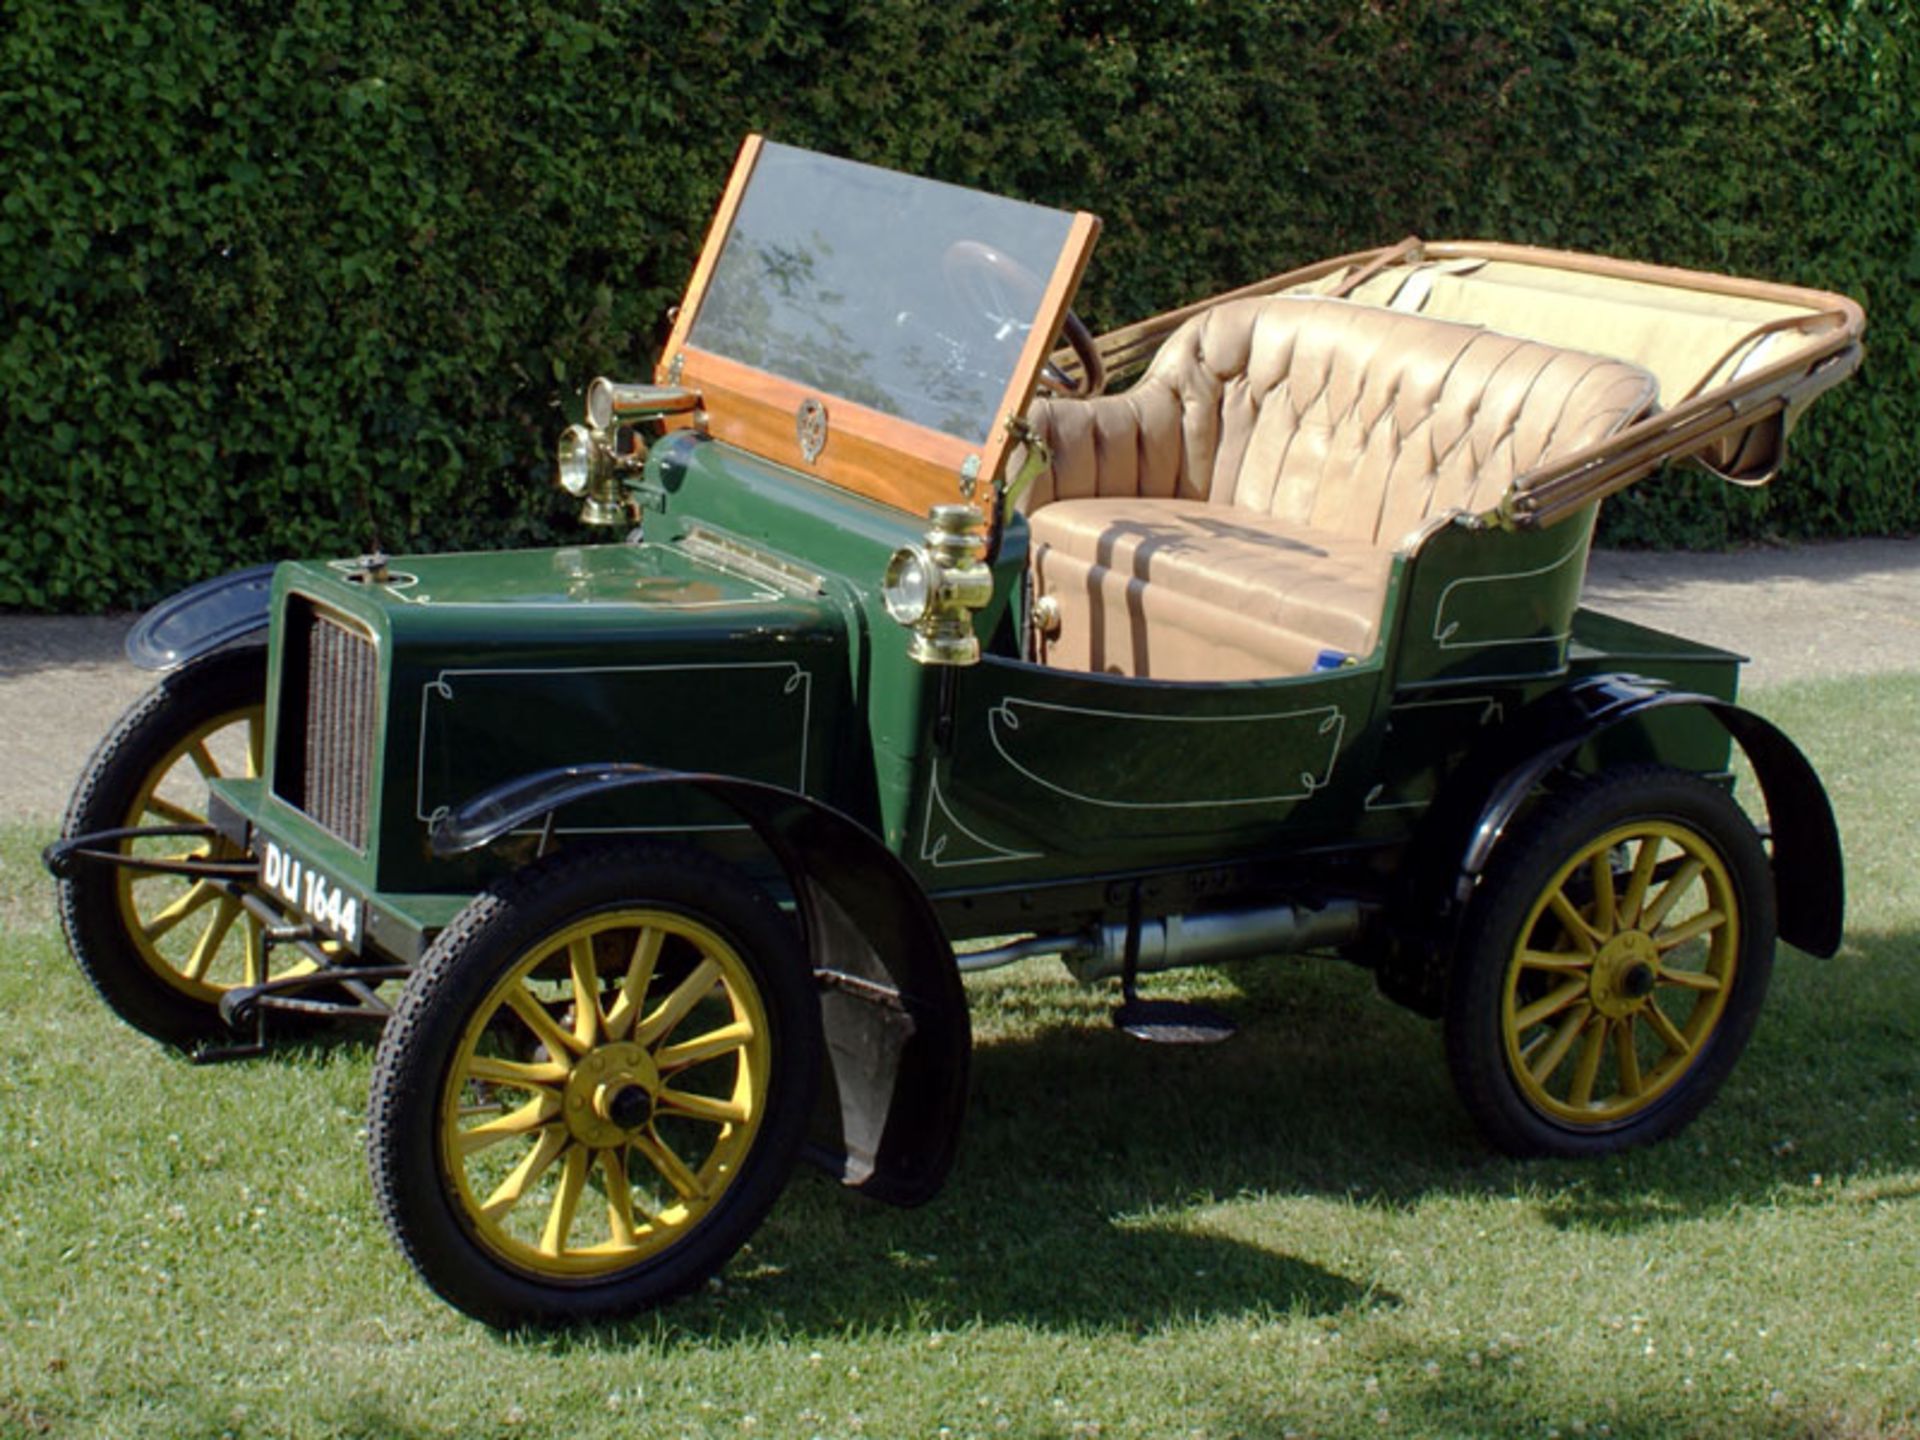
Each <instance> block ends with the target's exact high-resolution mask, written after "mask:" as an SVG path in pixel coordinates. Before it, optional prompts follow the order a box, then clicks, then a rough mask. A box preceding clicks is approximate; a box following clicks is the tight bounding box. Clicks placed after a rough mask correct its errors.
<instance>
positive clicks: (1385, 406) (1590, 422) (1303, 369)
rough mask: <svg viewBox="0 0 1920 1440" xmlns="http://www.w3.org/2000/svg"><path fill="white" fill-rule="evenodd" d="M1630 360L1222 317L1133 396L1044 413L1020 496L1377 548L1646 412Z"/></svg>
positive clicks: (1326, 316)
mask: <svg viewBox="0 0 1920 1440" xmlns="http://www.w3.org/2000/svg"><path fill="white" fill-rule="evenodd" d="M1655 393H1656V385H1655V382H1654V380H1653V377H1652V376H1651V375H1649V374H1648V373H1647V372H1646V371H1645V370H1643V369H1641V368H1640V367H1638V366H1635V365H1629V364H1625V363H1623V362H1621V361H1617V360H1608V359H1604V358H1601V357H1599V356H1594V355H1586V354H1582V353H1580V352H1578V351H1572V350H1563V349H1558V348H1555V347H1553V346H1548V345H1542V344H1539V343H1537V342H1535V341H1530V340H1521V339H1517V338H1515V337H1513V336H1509V335H1503V334H1500V333H1498V332H1496V331H1491V330H1486V329H1484V328H1482V327H1480V326H1477V325H1464V324H1458V323H1454V322H1451V321H1444V320H1435V319H1432V318H1430V317H1427V316H1423V315H1410V314H1403V313H1400V312H1397V311H1390V310H1381V309H1378V308H1375V307H1373V306H1368V305H1358V304H1354V303H1352V302H1349V301H1343V300H1330V299H1324V298H1310V297H1299V296H1265V297H1256V298H1253V299H1248V300H1236V301H1230V302H1228V303H1226V304H1223V305H1217V306H1215V307H1214V308H1212V309H1211V310H1207V311H1205V312H1203V313H1202V314H1200V315H1196V316H1195V317H1194V318H1193V319H1191V320H1189V321H1187V322H1186V323H1185V324H1184V325H1182V326H1181V327H1180V328H1179V329H1178V330H1176V331H1174V332H1173V334H1172V335H1170V336H1168V337H1167V340H1166V343H1165V344H1164V345H1162V346H1161V348H1160V350H1159V351H1158V353H1157V354H1156V355H1155V356H1154V360H1153V363H1152V365H1151V366H1150V367H1149V368H1148V370H1147V373H1146V374H1145V375H1144V376H1143V377H1142V378H1141V380H1140V381H1139V383H1138V384H1136V385H1135V386H1134V387H1133V388H1132V389H1131V390H1129V391H1127V392H1126V393H1124V394H1121V395H1115V396H1103V397H1101V398H1099V399H1097V400H1092V401H1046V400H1042V401H1038V402H1036V403H1035V405H1034V407H1033V410H1032V412H1031V413H1030V418H1031V419H1032V420H1033V423H1034V424H1035V427H1036V429H1037V430H1038V431H1039V433H1040V434H1041V435H1042V436H1043V438H1045V439H1046V440H1047V442H1048V444H1049V446H1050V447H1051V449H1052V451H1053V458H1052V464H1051V466H1050V468H1049V473H1046V474H1043V475H1042V476H1041V477H1040V479H1039V481H1038V482H1037V483H1036V485H1035V487H1034V491H1033V493H1032V494H1031V495H1030V496H1029V497H1028V498H1027V500H1026V502H1025V503H1026V507H1027V508H1028V509H1029V510H1030V511H1031V510H1034V509H1037V508H1039V507H1040V506H1042V505H1044V504H1047V503H1050V502H1051V501H1053V500H1059V499H1072V498H1091V497H1094V496H1101V497H1111V496H1118V495H1136V496H1140V497H1142V498H1160V497H1165V498H1178V499H1205V500H1209V501H1212V502H1214V503H1216V504H1222V505H1231V506H1234V507H1237V508H1240V509H1244V510H1252V511H1256V512H1259V513H1262V514H1265V515H1268V516H1271V517H1272V518H1274V519H1275V520H1279V521H1282V522H1285V523H1288V524H1291V525H1298V526H1301V527H1304V528H1307V529H1312V530H1320V531H1325V532H1328V533H1330V534H1335V535H1340V536H1343V537H1347V538H1350V539H1356V540H1363V541H1367V542H1369V543H1372V544H1375V545H1383V546H1388V547H1391V546H1393V545H1394V544H1395V543H1396V542H1397V541H1398V540H1399V539H1400V538H1401V537H1402V536H1403V535H1405V534H1406V533H1408V532H1409V531H1412V530H1414V529H1416V528H1418V527H1419V526H1420V525H1422V524H1423V523H1424V522H1426V521H1427V520H1429V519H1430V518H1432V517H1433V516H1435V515H1439V514H1444V513H1447V512H1449V511H1453V510H1466V511H1480V510H1484V509H1488V508H1491V507H1492V506H1494V505H1496V504H1498V503H1499V501H1500V500H1501V499H1502V498H1503V497H1504V496H1505V495H1506V494H1507V492H1508V491H1509V490H1510V489H1511V488H1512V487H1513V486H1514V485H1515V483H1516V482H1519V483H1522V484H1523V483H1524V477H1525V476H1526V475H1527V474H1528V472H1530V471H1532V470H1535V469H1537V468H1539V467H1540V466H1542V465H1544V464H1546V463H1548V462H1549V461H1551V460H1554V459H1556V458H1558V457H1560V456H1564V455H1568V454H1571V453H1573V452H1574V451H1576V450H1580V449H1582V448H1584V447H1586V446H1588V445H1591V444H1594V443H1596V442H1598V441H1601V440H1604V439H1606V438H1607V437H1608V436H1609V435H1611V434H1613V433H1614V432H1616V431H1618V430H1620V429H1621V428H1623V427H1624V426H1626V425H1628V424H1630V423H1631V422H1632V421H1634V420H1635V419H1637V418H1639V417H1640V416H1641V415H1643V414H1645V413H1646V412H1647V410H1648V409H1649V407H1650V406H1651V405H1652V404H1653V401H1654V396H1655Z"/></svg>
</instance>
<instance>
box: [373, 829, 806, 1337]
mask: <svg viewBox="0 0 1920 1440" xmlns="http://www.w3.org/2000/svg"><path fill="white" fill-rule="evenodd" d="M819 1048H820V1041H819V1019H818V1015H817V1010H816V1002H815V1001H814V999H813V995H812V991H811V977H810V973H809V971H808V969H807V967H806V965H805V963H804V961H803V960H802V958H801V956H800V954H799V946H798V941H797V938H796V933H795V931H794V929H793V926H792V924H791V922H789V921H788V920H787V919H786V918H785V917H784V916H783V915H781V914H780V912H779V910H778V908H777V907H775V906H774V905H773V904H772V902H771V901H770V900H768V898H767V897H766V896H765V894H764V893H762V892H761V891H760V890H759V889H758V888H757V887H755V886H753V885H751V884H750V883H749V882H747V881H746V880H745V879H744V878H743V877H741V876H740V875H739V874H738V873H737V872H735V871H733V870H732V869H730V868H729V867H727V866H724V865H722V864H720V863H719V862H717V861H714V860H712V859H711V858H710V857H708V856H706V855H704V854H702V853H700V852H698V851H696V850H692V849H689V848H685V847H674V848H667V847H632V846H596V847H590V848H586V849H582V850H578V851H571V852H564V853H562V854H560V855H558V856H555V857H552V858H550V859H548V860H545V861H541V862H536V863H535V864H534V865H532V866H529V867H528V868H527V869H526V870H524V871H522V872H519V873H518V874H516V875H514V876H511V877H509V878H508V879H507V880H506V881H503V882H502V883H501V884H499V885H497V886H495V887H494V888H492V889H491V890H489V891H486V892H484V893H483V894H482V895H481V896H480V897H479V898H478V899H476V900H475V901H474V902H473V904H472V905H470V906H469V907H468V909H467V911H466V912H464V913H463V915H462V916H461V917H460V919H459V920H457V921H456V922H455V923H454V924H453V925H452V926H450V927H449V928H448V929H447V931H446V932H445V933H444V934H443V935H442V936H441V937H440V939H439V940H438V941H437V942H436V943H435V945H434V947H433V948H432V950H431V951H430V952H429V953H428V955H427V956H426V958H425V959H423V961H422V962H421V966H420V969H419V971H418V972H417V973H416V975H415V976H414V978H413V979H412V980H411V981H410V982H409V985H408V989H407V993H406V995H405V996H403V997H402V1000H401V1003H400V1007H399V1010H398V1012H397V1014H396V1016H395V1018H394V1021H393V1022H392V1024H391V1025H390V1026H389V1027H388V1030H387V1033H386V1036H385V1037H384V1038H383V1040H382V1043H381V1047H380V1055H379V1058H378V1060H377V1062H376V1065H375V1075H374V1082H373V1099H372V1125H371V1127H370V1132H369V1141H368V1151H369V1157H370V1162H371V1165H372V1169H373V1174H374V1180H375V1188H376V1193H377V1194H378V1195H379V1197H380V1200H381V1205H382V1209H383V1211H384V1212H385V1214H386V1217H387V1220H388V1224H389V1226H390V1227H391V1228H392V1229H393V1231H394V1234H395V1236H396V1238H397V1239H399V1241H400V1244H401V1247H402V1249H403V1250H404V1251H405V1252H406V1253H407V1255H408V1256H409V1258H410V1259H412V1261H413V1262H414V1264H415V1266H416V1267H417V1268H418V1269H419V1270H420V1271H421V1273H422V1274H423V1275H424V1276H425V1277H426V1279H427V1280H428V1282H429V1283H431V1284H432V1285H433V1286H434V1287H435V1288H436V1289H437V1290H439V1291H440V1293H441V1294H442V1295H444V1296H445V1297H446V1298H447V1299H449V1300H451V1301H452V1302H453V1303H454V1304H456V1305H459V1306H460V1307H461V1308H462V1309H465V1310H467V1311H468V1312H469V1313H470V1314H474V1315H477V1316H479V1317H481V1318H483V1319H486V1320H489V1321H491V1322H493V1323H497V1324H517V1323H523V1322H538V1323H554V1322H557V1321H566V1320H574V1319H604V1318H608V1317H610V1316H614V1315H623V1314H630V1313H632V1312H634V1311H635V1310H638V1309H642V1308H645V1307H646V1306H648V1305H651V1304H654V1303H656V1302H658V1301H659V1300H663V1299H665V1298H668V1297H669V1296H670V1295H673V1294H677V1293H680V1292H681V1291H683V1290H685V1289H686V1288H688V1287H689V1286H691V1285H694V1284H697V1283H699V1282H700V1281H701V1280H703V1279H705V1278H706V1277H707V1276H708V1275H710V1274H712V1273H713V1272H714V1271H715V1270H716V1269H717V1268H718V1267H719V1266H720V1265H721V1264H723V1263H724V1262H725V1261H726V1259H727V1258H728V1256H730V1255H731V1254H732V1253H733V1251H734V1250H736V1249H737V1248H738V1247H739V1245H740V1244H741V1243H742V1242H743V1241H744V1240H745V1238H746V1236H747V1235H748V1234H749V1233H750V1232H751V1230H752V1228H753V1227H754V1226H755V1225H757V1224H758V1223H759V1220H760V1218H761V1217H762V1216H763V1215H764V1214H765V1212H766V1210H767V1208H768V1207H769V1206H770V1205H771V1204H772V1203H773V1200H774V1199H775V1198H776V1197H777V1195H778V1194H779V1191H780V1189H781V1187H782V1186H783V1185H784V1183H785V1180H786V1176H787V1174H788V1173H789V1171H790V1170H791V1168H792V1164H793V1160H794V1156H795V1153H796V1151H797V1148H798V1145H799V1142H800V1138H801V1134H802V1131H803V1130H804V1127H805V1124H806V1121H807V1116H808V1114H809V1112H810V1110H811V1106H812V1094H813V1088H814V1085H815V1083H816V1078H817V1071H818V1068H819Z"/></svg>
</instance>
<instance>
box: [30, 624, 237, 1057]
mask: <svg viewBox="0 0 1920 1440" xmlns="http://www.w3.org/2000/svg"><path fill="white" fill-rule="evenodd" d="M266 693H267V652H266V649H265V647H264V646H260V645H241V646H235V647H232V648H229V649H225V650H216V651H214V652H212V653H211V654H207V655H202V656H200V657H198V658H196V659H194V660H191V661H189V662H188V663H187V664H185V665H183V666H181V667H180V668H179V669H178V670H175V671H173V672H171V673H170V674H168V675H167V676H166V677H165V678H163V679H162V680H161V681H160V683H159V684H158V685H156V686H155V687H154V688H153V689H152V690H150V691H148V692H147V694H146V695H145V696H143V697H142V698H141V699H140V700H139V701H137V702H136V703H135V704H134V705H133V706H132V708H130V709H129V710H128V711H127V712H126V714H124V715H122V716H121V717H120V719H119V721H118V722H117V723H115V725H114V727H113V728H112V729H111V730H109V731H108V732H107V734H106V738H104V739H103V740H101V742H100V744H99V745H98V746H97V747H95V749H94V752H93V755H92V758H90V759H89V760H88V761H87V765H86V769H85V770H83V771H82V772H81V775H80V783H79V784H78V785H77V786H76V787H75V788H74V792H73V798H72V800H71V801H70V802H69V803H68V806H67V815H66V820H65V821H64V823H63V824H62V825H61V831H60V833H61V835H62V837H64V838H71V837H73V836H76V835H86V834H92V833H95V832H98V831H101V830H113V829H118V828H120V827H121V826H124V825H126V824H128V823H129V815H128V811H129V808H130V807H131V806H132V804H133V803H134V800H135V798H136V797H137V796H138V795H139V794H140V791H141V788H142V787H143V786H144V785H145V784H146V782H147V780H148V778H149V777H150V776H151V775H152V773H153V771H154V769H155V767H156V766H158V765H160V764H161V763H162V762H163V761H164V760H165V759H166V757H167V755H168V754H169V752H171V751H172V749H173V748H174V747H175V745H177V744H178V743H179V742H180V741H181V739H182V738H183V737H185V736H187V735H190V734H192V733H193V732H194V731H195V730H198V729H200V728H201V727H202V726H204V725H206V724H208V723H209V722H210V721H212V720H214V719H216V718H218V717H219V716H221V715H225V714H229V713H231V712H235V711H239V710H244V709H247V708H248V707H250V706H256V705H262V704H264V702H265V699H266ZM183 883H184V882H183ZM56 890H57V893H58V897H59V908H60V923H61V926H62V927H63V928H64V929H65V931H66V935H67V945H68V947H69V948H70V949H71V950H72V951H73V957H74V959H75V960H77V961H78V962H79V964H80V969H81V972H82V973H83V974H85V975H86V977H87V979H88V980H89V981H90V982H92V985H93V988H94V989H95V990H97V991H98V992H99V993H100V998H101V999H103V1000H105V1001H106V1002H107V1004H108V1005H110V1006H111V1007H112V1008H113V1010H114V1011H115V1012H116V1013H117V1014H118V1015H119V1016H120V1018H121V1019H123V1020H125V1021H126V1022H127V1023H128V1024H129V1025H132V1026H133V1027H134V1028H135V1029H138V1030H142V1031H145V1032H146V1033H147V1034H148V1035H151V1036H153V1037H154V1038H155V1039H156V1040H162V1041H165V1042H166V1043H167V1044H169V1045H177V1046H180V1047H182V1048H187V1047H191V1046H192V1045H194V1044H196V1043H197V1042H200V1041H203V1040H210V1039H215V1038H218V1037H222V1036H230V1035H231V1032H230V1031H229V1030H228V1029H227V1027H226V1025H225V1024H224V1023H223V1022H222V1021H221V1019H220V1014H219V1010H218V1008H217V1001H212V1000H205V999H200V998H198V997H196V996H192V995H188V994H186V993H184V992H183V991H181V990H180V989H179V988H177V987H176V986H174V985H173V984H170V983H169V982H168V981H166V980H165V979H163V978H162V977H161V976H160V975H159V974H157V973H156V972H155V970H154V968H153V965H152V963H151V962H150V961H149V960H148V959H147V958H146V957H145V956H144V955H142V954H141V953H140V950H139V948H138V947H137V946H136V945H135V944H134V941H133V938H132V937H131V936H130V935H129V934H128V933H127V927H126V923H125V921H124V920H123V919H122V917H121V913H120V905H119V900H118V894H117V878H116V871H115V868H114V867H113V866H110V865H104V864H85V863H83V864H79V865H76V866H75V867H74V869H73V872H72V873H71V874H69V875H67V876H64V877H62V878H61V879H60V880H59V881H58V882H57V885H56ZM240 923H243V924H244V923H246V922H245V921H244V920H243V921H241V922H240Z"/></svg>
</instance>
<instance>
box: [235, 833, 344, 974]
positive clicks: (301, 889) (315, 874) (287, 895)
mask: <svg viewBox="0 0 1920 1440" xmlns="http://www.w3.org/2000/svg"><path fill="white" fill-rule="evenodd" d="M263 838H264V837H263ZM266 845H267V848H266V853H265V854H263V855H262V856H261V857H260V888H261V889H263V890H265V891H266V892H267V893H268V894H269V895H271V896H273V897H274V898H275V899H276V900H280V901H282V902H284V903H285V904H286V905H287V906H289V907H290V908H292V909H294V910H297V911H299V912H300V914H302V915H304V916H306V918H307V919H309V920H311V921H313V923H314V924H315V925H318V926H319V927H320V928H321V929H322V930H324V931H326V932H327V934H329V935H331V936H333V937H334V939H336V940H339V941H342V942H343V943H344V944H345V945H346V947H347V948H348V949H349V950H353V951H356V952H357V951H358V950H359V949H360V900H359V897H358V896H356V895H353V894H351V893H350V892H348V891H347V890H345V889H343V888H342V887H341V885H340V884H339V882H338V881H336V880H333V879H332V878H330V877H329V876H327V875H326V874H324V873H322V872H321V871H319V870H316V869H314V867H313V866H312V865H310V864H308V863H307V862H306V861H305V860H302V859H301V858H300V857H299V856H297V855H290V854H288V853H287V852H286V851H285V850H282V849H281V848H280V847H279V846H278V845H277V844H275V843H274V842H273V841H271V840H268V841H267V842H266Z"/></svg>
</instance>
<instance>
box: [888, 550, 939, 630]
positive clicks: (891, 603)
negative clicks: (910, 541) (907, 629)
mask: <svg viewBox="0 0 1920 1440" xmlns="http://www.w3.org/2000/svg"><path fill="white" fill-rule="evenodd" d="M933 583H934V582H933V565H932V562H931V561H929V560H928V559H927V557H926V556H925V555H924V554H922V553H921V552H920V551H919V550H917V549H915V548H913V547H912V546H910V545H909V546H905V547H903V548H901V549H899V550H896V551H894V552H893V558H892V559H891V560H889V561H888V562H887V573H886V576H885V577H884V578H883V579H882V580H881V582H880V593H881V595H882V596H883V597H884V598H885V600H886V602H887V613H888V614H889V615H891V616H892V617H893V618H894V619H895V620H897V621H899V622H900V623H901V624H902V625H913V624H916V623H918V622H919V621H920V620H922V619H924V618H925V617H926V614H927V611H928V609H929V608H930V607H931V606H932V604H933Z"/></svg>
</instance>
